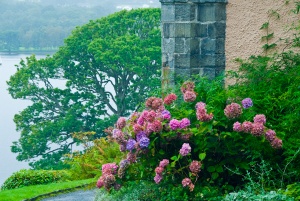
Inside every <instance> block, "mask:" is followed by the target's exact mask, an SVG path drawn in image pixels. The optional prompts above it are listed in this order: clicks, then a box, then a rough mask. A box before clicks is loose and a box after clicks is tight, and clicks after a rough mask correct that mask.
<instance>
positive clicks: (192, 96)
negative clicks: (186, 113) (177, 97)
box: [183, 91, 197, 102]
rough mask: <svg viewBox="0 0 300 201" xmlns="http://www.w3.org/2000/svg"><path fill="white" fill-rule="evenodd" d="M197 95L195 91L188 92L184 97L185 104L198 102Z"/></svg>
mask: <svg viewBox="0 0 300 201" xmlns="http://www.w3.org/2000/svg"><path fill="white" fill-rule="evenodd" d="M196 97H197V96H196V93H195V92H194V91H186V92H185V93H184V95H183V99H184V101H185V102H193V101H195V100H196Z"/></svg>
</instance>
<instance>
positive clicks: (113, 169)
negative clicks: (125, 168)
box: [102, 163, 118, 175]
mask: <svg viewBox="0 0 300 201" xmlns="http://www.w3.org/2000/svg"><path fill="white" fill-rule="evenodd" d="M117 169H118V166H117V164H116V163H106V164H103V165H102V175H103V174H117Z"/></svg>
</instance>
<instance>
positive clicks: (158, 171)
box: [155, 166, 165, 175]
mask: <svg viewBox="0 0 300 201" xmlns="http://www.w3.org/2000/svg"><path fill="white" fill-rule="evenodd" d="M164 170H165V169H164V168H163V167H159V166H158V167H156V168H155V173H156V174H160V175H161V174H162V173H163V171H164Z"/></svg>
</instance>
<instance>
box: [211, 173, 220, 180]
mask: <svg viewBox="0 0 300 201" xmlns="http://www.w3.org/2000/svg"><path fill="white" fill-rule="evenodd" d="M218 177H219V173H217V172H213V173H212V175H211V178H212V179H213V180H215V179H217V178H218Z"/></svg>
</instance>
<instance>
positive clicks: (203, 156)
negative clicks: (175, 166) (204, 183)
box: [199, 153, 206, 161]
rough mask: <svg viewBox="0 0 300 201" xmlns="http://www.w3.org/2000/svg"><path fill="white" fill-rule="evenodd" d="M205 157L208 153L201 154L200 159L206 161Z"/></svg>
mask: <svg viewBox="0 0 300 201" xmlns="http://www.w3.org/2000/svg"><path fill="white" fill-rule="evenodd" d="M205 157H206V153H201V154H199V159H200V160H202V161H203V160H204V159H205Z"/></svg>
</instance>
